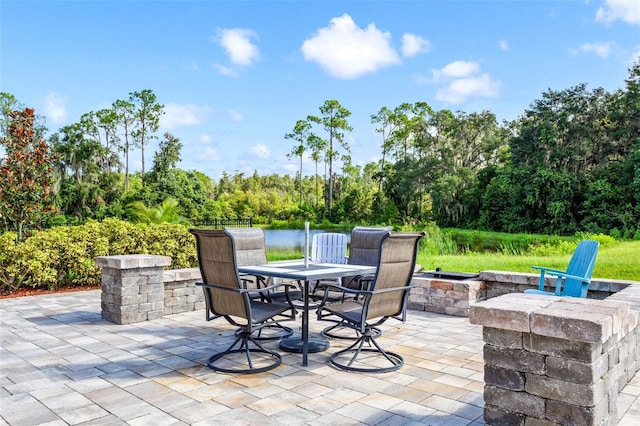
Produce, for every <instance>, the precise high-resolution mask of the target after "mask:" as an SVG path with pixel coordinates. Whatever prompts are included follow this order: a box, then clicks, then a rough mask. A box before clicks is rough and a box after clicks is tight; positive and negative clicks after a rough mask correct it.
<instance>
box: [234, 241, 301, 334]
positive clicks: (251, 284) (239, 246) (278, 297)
mask: <svg viewBox="0 0 640 426" xmlns="http://www.w3.org/2000/svg"><path fill="white" fill-rule="evenodd" d="M225 231H226V232H227V233H228V234H229V235H231V236H232V237H233V240H234V242H235V246H234V247H235V254H236V262H237V265H238V266H248V265H264V264H266V263H267V245H266V242H265V237H264V231H263V230H262V229H261V228H225ZM240 279H241V280H242V281H243V283H244V285H245V287H246V288H248V289H252V290H253V291H251V292H250V293H249V295H250V296H251V298H252V299H259V300H261V301H263V302H266V301H268V302H273V301H278V302H286V303H288V304H290V305H291V306H292V310H291V315H290V316H285V317H286V319H290V320H293V319H295V318H296V314H297V311H296V309H295V307H294V304H293V301H292V300H294V299H300V298H301V297H302V292H301V291H300V290H291V291H282V290H281V289H279V291H270V292H269V291H265V290H263V289H264V288H265V287H269V286H272V285H273V284H274V280H273V278H271V277H262V276H259V275H248V274H240ZM275 329H280V332H279V333H273V331H274V330H275ZM292 334H293V329H291V328H290V327H286V326H284V325H282V324H280V322H277V321H276V322H275V323H273V324H271V325H270V326H269V327H268V329H263V330H260V332H259V333H258V336H257V337H256V338H257V339H260V340H273V339H281V338H285V337H289V336H291V335H292Z"/></svg>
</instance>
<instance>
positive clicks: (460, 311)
mask: <svg viewBox="0 0 640 426" xmlns="http://www.w3.org/2000/svg"><path fill="white" fill-rule="evenodd" d="M444 313H445V314H447V315H453V316H456V317H468V316H469V308H456V307H453V308H451V307H445V308H444Z"/></svg>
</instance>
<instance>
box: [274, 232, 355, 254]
mask: <svg viewBox="0 0 640 426" xmlns="http://www.w3.org/2000/svg"><path fill="white" fill-rule="evenodd" d="M323 232H326V231H324V230H322V229H311V230H310V231H309V247H311V239H312V238H313V236H314V235H315V234H321V233H323ZM345 234H347V239H349V237H350V233H348V232H345ZM264 238H265V241H266V243H267V247H269V248H281V249H295V250H299V251H303V247H304V230H303V229H265V230H264Z"/></svg>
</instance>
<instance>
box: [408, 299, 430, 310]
mask: <svg viewBox="0 0 640 426" xmlns="http://www.w3.org/2000/svg"><path fill="white" fill-rule="evenodd" d="M407 308H408V309H411V310H413V311H428V312H432V311H429V310H428V309H427V308H426V306H425V303H424V302H415V301H412V300H411V299H409V301H408V302H407Z"/></svg>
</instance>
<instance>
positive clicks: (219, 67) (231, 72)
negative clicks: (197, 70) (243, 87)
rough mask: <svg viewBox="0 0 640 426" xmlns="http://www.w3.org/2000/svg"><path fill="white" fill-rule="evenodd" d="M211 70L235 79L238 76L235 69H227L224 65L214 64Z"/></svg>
mask: <svg viewBox="0 0 640 426" xmlns="http://www.w3.org/2000/svg"><path fill="white" fill-rule="evenodd" d="M211 68H213V69H214V70H216V71H218V72H219V73H220V74H222V75H224V76H227V77H234V76H236V75H238V73H237V72H236V71H235V70H234V69H232V68H229V67H225V66H224V65H222V64H213V65H211Z"/></svg>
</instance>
